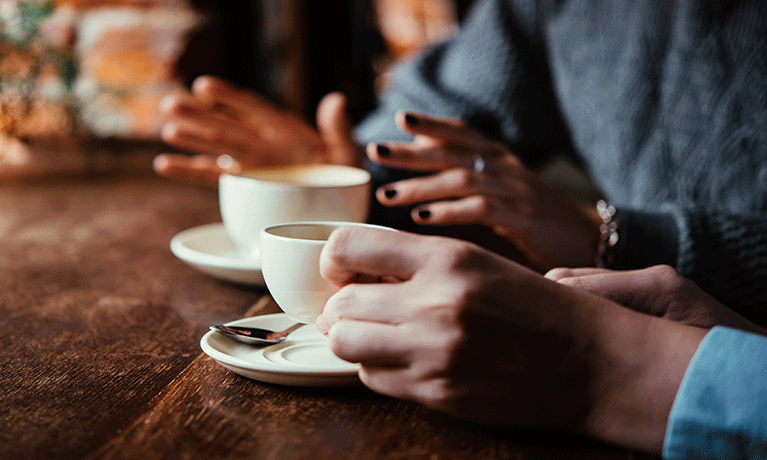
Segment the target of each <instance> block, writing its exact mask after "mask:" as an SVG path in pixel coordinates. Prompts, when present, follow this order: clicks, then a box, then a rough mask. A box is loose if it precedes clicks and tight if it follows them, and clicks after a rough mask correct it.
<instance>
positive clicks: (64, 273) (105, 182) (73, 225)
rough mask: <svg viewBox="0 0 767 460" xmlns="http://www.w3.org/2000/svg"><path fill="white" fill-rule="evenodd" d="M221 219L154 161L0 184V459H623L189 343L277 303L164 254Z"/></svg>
mask: <svg viewBox="0 0 767 460" xmlns="http://www.w3.org/2000/svg"><path fill="white" fill-rule="evenodd" d="M218 221H220V217H219V214H218V206H217V196H216V193H215V192H214V191H212V190H207V189H201V188H195V187H191V186H185V185H180V184H176V183H171V182H168V181H165V180H162V179H159V178H156V177H153V176H151V175H123V176H119V175H112V176H111V177H104V176H101V177H86V178H80V179H59V180H47V181H45V182H44V183H42V182H38V183H26V184H24V183H16V184H5V185H0V242H2V250H0V365H2V367H1V368H0V407H2V411H0V458H2V459H12V458H19V459H22V458H23V459H37V458H40V459H43V458H44V459H58V458H88V459H97V458H104V459H112V458H135V459H142V460H149V459H155V458H156V459H174V458H189V459H201V458H205V459H208V458H237V459H280V460H288V459H329V460H341V459H347V458H348V459H379V458H380V459H410V458H413V459H428V460H436V459H463V460H465V459H480V458H481V459H486V458H499V459H507V458H508V459H510V458H513V459H532V458H541V459H557V458H568V459H572V458H584V459H628V458H636V455H635V454H633V453H631V452H626V451H623V450H619V449H615V448H612V447H609V446H605V445H602V444H599V443H597V442H594V441H591V440H588V439H584V438H581V437H577V436H572V435H563V434H559V433H550V432H540V431H525V430H509V429H506V430H499V429H491V428H487V427H482V426H478V425H473V424H469V423H463V422H459V421H457V420H454V419H452V418H450V417H448V416H445V415H442V414H440V413H436V412H433V411H430V410H427V409H425V408H424V407H422V406H419V405H416V404H413V403H409V402H403V401H398V400H394V399H390V398H387V397H383V396H380V395H377V394H375V393H372V392H371V391H369V390H367V389H366V388H364V387H359V388H352V389H311V388H292V387H281V386H276V385H271V384H265V383H260V382H257V381H252V380H248V379H246V378H243V377H240V376H238V375H236V374H234V373H232V372H229V371H227V370H225V369H224V368H223V367H221V366H220V365H218V364H217V363H216V362H215V361H213V360H212V359H210V358H209V357H207V356H206V355H204V354H202V352H201V350H200V347H199V339H200V337H201V336H202V335H203V333H204V332H205V331H206V330H207V327H208V325H210V324H213V323H219V322H224V321H228V320H233V319H236V318H240V317H243V316H250V315H258V314H264V313H273V312H277V311H279V310H278V308H277V306H276V305H275V304H274V303H273V301H272V300H271V298H270V297H269V295H268V293H267V292H266V291H264V290H259V289H255V288H248V287H243V286H237V285H233V284H227V283H225V282H221V281H217V280H214V279H212V278H209V277H207V276H206V275H203V274H201V273H199V272H197V271H195V270H194V269H193V268H191V267H189V266H187V265H186V264H184V263H183V262H182V261H180V260H178V259H176V258H175V257H174V256H173V255H172V254H171V252H170V250H169V247H168V244H169V241H170V239H171V237H173V235H175V234H176V233H178V232H180V231H181V230H185V229H187V228H191V227H194V226H197V225H201V224H205V223H211V222H218ZM501 391H502V390H501Z"/></svg>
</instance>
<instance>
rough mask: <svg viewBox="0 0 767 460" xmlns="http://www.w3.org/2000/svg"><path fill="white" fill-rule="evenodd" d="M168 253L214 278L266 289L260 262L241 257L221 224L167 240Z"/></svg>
mask: <svg viewBox="0 0 767 460" xmlns="http://www.w3.org/2000/svg"><path fill="white" fill-rule="evenodd" d="M170 250H171V252H173V254H174V255H175V256H176V257H178V258H179V259H181V260H183V261H184V262H186V263H188V264H189V265H191V266H193V267H194V268H196V269H198V270H200V271H201V272H203V273H205V274H208V275H210V276H212V277H214V278H218V279H221V280H224V281H232V282H235V283H241V284H249V285H253V286H265V284H264V276H263V275H262V274H261V261H260V260H259V259H257V258H249V257H245V256H243V255H242V254H240V252H239V251H237V248H236V247H235V246H234V243H233V242H232V240H231V239H230V238H229V235H227V234H226V230H225V229H224V224H222V223H217V224H208V225H202V226H200V227H195V228H190V229H189V230H184V231H183V232H181V233H179V234H178V235H176V236H174V237H173V239H171V240H170Z"/></svg>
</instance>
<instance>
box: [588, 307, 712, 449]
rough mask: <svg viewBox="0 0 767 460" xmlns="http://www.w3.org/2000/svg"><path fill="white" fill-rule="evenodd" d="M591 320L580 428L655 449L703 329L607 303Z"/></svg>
mask: <svg viewBox="0 0 767 460" xmlns="http://www.w3.org/2000/svg"><path fill="white" fill-rule="evenodd" d="M611 310H612V311H610V312H609V314H606V315H601V317H600V319H601V321H599V324H595V325H594V330H595V331H597V332H595V334H594V337H593V340H594V343H593V347H592V348H591V349H592V350H593V352H592V353H591V354H590V357H589V360H588V367H589V369H590V372H591V376H592V378H591V379H590V381H589V387H588V389H587V395H588V397H587V399H588V404H587V411H586V414H585V417H584V419H583V425H582V430H583V432H584V434H587V435H589V436H591V437H594V438H597V439H600V440H602V441H605V442H608V443H611V444H617V445H621V446H624V447H628V448H633V449H639V450H643V451H647V452H652V453H655V454H660V452H661V451H662V448H663V440H664V437H665V433H666V425H667V423H668V416H669V414H670V412H671V407H672V405H673V402H674V399H675V397H676V393H677V391H678V389H679V386H680V384H681V381H682V378H683V377H684V374H685V372H686V370H687V366H688V365H689V363H690V361H691V359H692V357H693V355H694V353H695V351H696V350H697V348H698V345H699V344H700V342H701V340H703V337H704V336H705V334H706V333H707V330H704V329H699V328H695V327H691V326H686V325H683V324H681V323H676V322H672V321H668V320H664V319H661V318H655V317H652V316H648V315H644V314H641V313H637V312H634V311H631V310H629V309H626V308H623V307H620V306H618V305H615V304H613V306H612V307H611Z"/></svg>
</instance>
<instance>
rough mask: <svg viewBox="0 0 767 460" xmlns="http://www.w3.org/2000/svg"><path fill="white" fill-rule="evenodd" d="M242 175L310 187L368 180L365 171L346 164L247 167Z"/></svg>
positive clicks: (349, 183)
mask: <svg viewBox="0 0 767 460" xmlns="http://www.w3.org/2000/svg"><path fill="white" fill-rule="evenodd" d="M238 176H241V177H247V178H250V179H257V180H262V181H270V182H285V183H294V184H299V185H304V186H309V187H345V186H351V185H359V184H361V183H365V182H366V181H367V180H368V177H369V176H368V174H367V172H365V171H362V170H357V169H350V168H348V167H345V166H331V165H295V166H284V167H278V168H268V169H247V170H244V171H242V172H240V173H239V174H238Z"/></svg>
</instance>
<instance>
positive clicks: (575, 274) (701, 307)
mask: <svg viewBox="0 0 767 460" xmlns="http://www.w3.org/2000/svg"><path fill="white" fill-rule="evenodd" d="M546 278H549V279H552V280H556V281H557V282H559V283H560V284H564V285H567V286H571V287H575V288H581V289H585V290H587V291H590V292H593V293H594V294H598V295H601V296H604V297H606V298H608V299H610V300H612V301H614V302H616V303H619V304H621V305H624V306H626V307H629V308H632V309H634V310H637V311H640V312H643V313H647V314H649V315H653V316H658V317H661V318H667V319H670V320H673V321H678V322H680V323H683V324H689V325H691V326H697V327H702V328H707V329H709V328H712V327H714V326H727V327H732V328H735V329H741V330H744V331H749V332H755V333H757V334H763V335H767V330H766V329H764V328H762V327H760V326H758V325H756V324H754V323H752V322H751V321H749V320H747V319H746V318H744V317H742V316H741V315H739V314H738V313H736V312H734V311H732V310H730V309H729V308H727V307H726V306H724V305H723V304H721V303H720V302H718V301H717V300H716V299H714V298H713V297H711V296H710V295H708V294H706V293H705V292H704V291H703V290H702V289H700V288H699V287H698V286H697V285H696V284H695V283H694V282H692V281H691V280H689V279H687V278H685V277H683V276H682V275H680V274H679V272H677V271H676V270H675V269H674V268H673V267H670V266H668V265H657V266H655V267H650V268H645V269H643V270H633V271H612V270H606V269H600V268H575V269H570V268H555V269H554V270H551V271H550V272H548V273H547V274H546Z"/></svg>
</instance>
